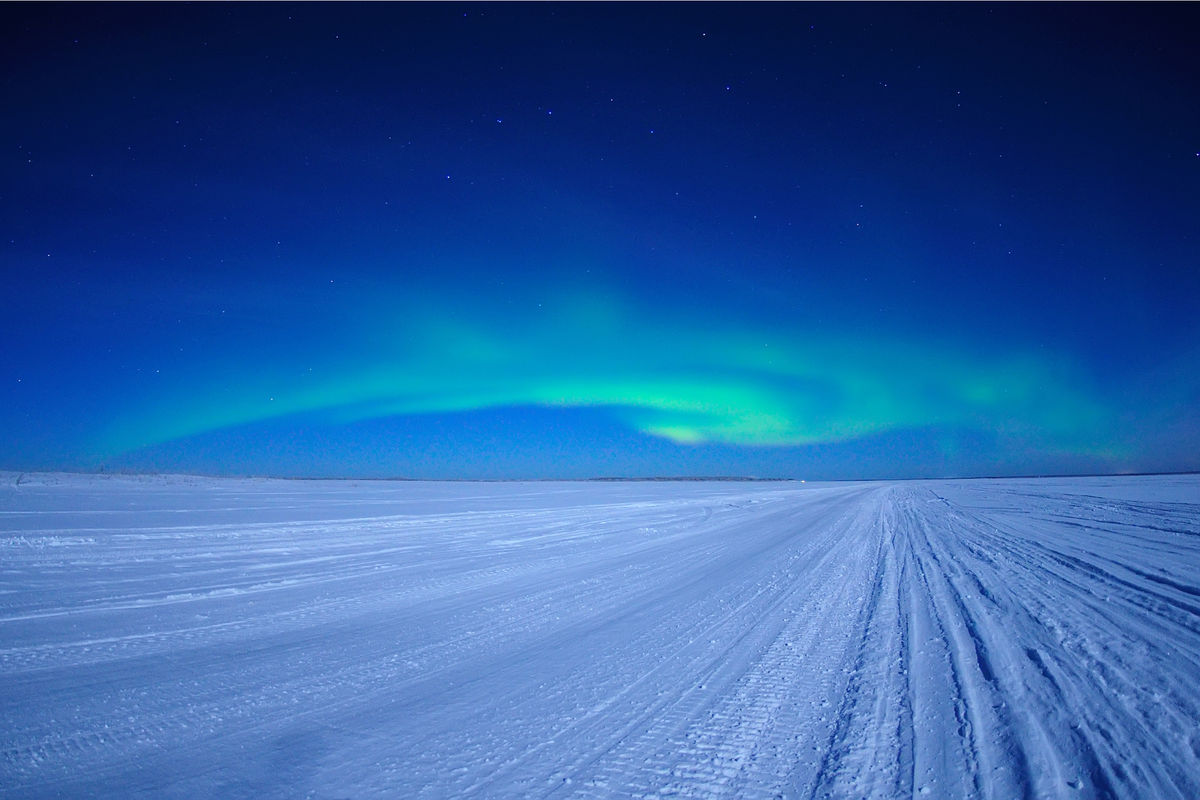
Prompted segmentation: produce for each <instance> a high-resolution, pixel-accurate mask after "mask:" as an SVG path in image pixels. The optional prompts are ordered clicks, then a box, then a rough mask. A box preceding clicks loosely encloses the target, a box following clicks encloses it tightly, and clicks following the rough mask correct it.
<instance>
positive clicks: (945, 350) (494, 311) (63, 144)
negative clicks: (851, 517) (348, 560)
mask: <svg viewBox="0 0 1200 800" xmlns="http://www.w3.org/2000/svg"><path fill="white" fill-rule="evenodd" d="M0 13H2V14H3V15H4V17H5V21H6V24H5V25H4V26H2V27H3V29H4V31H5V33H3V34H2V36H3V38H4V51H5V53H6V54H7V55H6V56H5V83H4V94H5V97H4V100H5V107H6V109H8V112H7V116H8V118H9V122H8V124H7V125H6V126H5V128H4V130H3V132H2V133H0V138H2V139H3V146H4V153H5V154H6V158H5V160H4V163H3V166H2V169H3V187H4V191H3V196H2V197H0V203H2V208H3V216H4V220H5V227H6V233H7V235H6V240H7V241H6V242H5V243H4V245H5V250H4V253H3V274H4V276H5V282H6V291H5V292H4V295H3V299H2V300H0V304H2V307H3V310H4V314H3V321H2V322H0V325H3V330H2V331H0V334H2V335H3V341H4V343H5V346H6V351H5V353H4V355H3V356H2V357H0V431H2V432H3V434H4V440H5V442H6V446H5V447H4V448H3V450H2V451H0V468H11V469H38V468H67V469H97V468H105V469H152V470H183V471H206V472H229V473H255V474H262V473H272V474H295V475H348V476H362V475H366V476H371V475H384V476H409V477H493V478H494V477H587V476H594V475H681V474H682V475H770V476H796V477H829V478H848V477H915V476H922V475H930V476H934V475H992V474H997V475H998V474H1030V473H1046V472H1114V471H1155V470H1182V469H1196V468H1198V467H1200V462H1198V461H1197V457H1196V455H1195V453H1197V452H1200V411H1198V410H1197V409H1200V320H1198V315H1197V314H1196V309H1197V308H1200V269H1198V266H1200V258H1198V257H1200V191H1198V189H1200V152H1198V151H1200V138H1197V137H1198V135H1200V134H1198V132H1200V111H1198V109H1200V102H1197V100H1200V98H1198V97H1197V96H1196V88H1195V82H1194V80H1189V78H1188V74H1187V69H1186V66H1185V65H1186V64H1187V63H1189V58H1190V57H1189V56H1188V55H1187V54H1188V53H1189V52H1190V51H1189V43H1188V42H1187V39H1186V36H1185V35H1184V33H1183V32H1184V31H1186V30H1188V29H1189V28H1188V25H1189V24H1190V23H1191V22H1194V21H1195V20H1194V19H1193V18H1194V17H1195V16H1196V11H1195V9H1194V7H1189V6H1186V5H1184V6H1181V7H1175V6H1164V5H1153V6H1107V5H1106V6H1090V5H1083V6H1080V5H1072V6H1047V5H1028V4H1022V5H1012V6H997V7H987V6H981V5H976V4H972V5H969V6H954V5H928V6H918V5H888V6H877V5H858V4H846V5H779V4H771V5H744V4H739V5H721V4H704V5H687V4H683V5H679V4H669V5H653V4H629V5H624V4H623V5H556V4H537V5H523V4H499V5H492V4H484V5H478V4H436V5H421V4H398V5H373V4H371V5H322V4H309V5H215V4H209V5H201V6H195V7H184V6H177V5H136V6H116V5H100V6H98V7H97V6H76V5H53V6H50V5H47V6H34V5H11V4H10V5H8V6H5V7H4V8H3V9H2V10H0Z"/></svg>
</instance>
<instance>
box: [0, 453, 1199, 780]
mask: <svg viewBox="0 0 1200 800" xmlns="http://www.w3.org/2000/svg"><path fill="white" fill-rule="evenodd" d="M1198 720H1200V476H1196V475H1188V476H1156V477H1116V478H1072V479H1036V480H1034V479H1030V480H1015V479H1014V480H982V481H929V482H904V483H836V484H832V483H831V484H814V483H808V484H800V483H736V482H724V483H722V482H704V483H699V482H679V483H657V482H654V483H418V482H411V483H410V482H368V481H360V482H355V481H324V482H323V481H280V480H226V479H202V478H188V477H153V478H151V477H144V478H138V477H94V476H71V475H45V474H42V475H26V476H23V477H21V479H20V481H19V483H18V476H17V475H16V474H14V473H0V747H2V760H0V794H2V795H3V796H4V797H12V798H21V797H122V798H124V797H131V796H132V797H173V798H197V797H221V798H240V797H255V798H258V797H281V798H284V797H286V798H299V797H313V798H360V797H388V798H441V797H471V796H475V797H546V796H553V797H665V796H683V797H726V796H735V797H775V796H784V797H800V798H811V797H837V798H841V797H846V798H851V797H855V798H856V797H877V798H907V797H913V796H925V795H928V796H931V797H993V798H1015V797H1038V798H1059V797H1061V798H1090V797H1129V798H1134V797H1137V798H1197V797H1200V727H1198V726H1200V722H1198Z"/></svg>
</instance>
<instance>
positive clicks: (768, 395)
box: [102, 296, 1104, 453]
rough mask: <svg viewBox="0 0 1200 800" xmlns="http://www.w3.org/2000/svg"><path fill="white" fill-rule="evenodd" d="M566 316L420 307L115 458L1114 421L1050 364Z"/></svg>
mask: <svg viewBox="0 0 1200 800" xmlns="http://www.w3.org/2000/svg"><path fill="white" fill-rule="evenodd" d="M554 307H555V308H556V309H557V311H556V312H544V313H542V314H531V315H529V316H527V317H526V318H524V319H514V318H513V315H509V316H508V317H506V318H505V317H501V316H499V315H492V316H491V317H490V318H489V317H488V315H486V314H478V313H477V314H469V315H467V314H458V315H455V314H447V313H444V312H439V311H438V310H437V309H426V310H421V309H418V308H415V307H411V306H410V307H408V308H405V310H404V312H403V313H399V314H393V315H391V316H390V317H388V318H387V321H385V322H379V321H376V322H375V323H374V324H373V326H372V328H373V329H372V330H370V332H369V334H368V337H367V338H368V341H370V342H371V343H372V344H371V347H370V348H369V350H368V349H366V348H363V347H347V352H349V353H352V355H348V356H344V357H341V358H338V359H336V360H332V359H328V360H327V362H328V363H323V364H320V365H319V366H318V368H316V369H311V368H310V369H301V368H299V367H290V366H289V367H278V368H276V369H263V368H262V367H261V365H257V364H254V365H251V364H245V365H242V366H240V367H234V366H230V365H229V364H228V363H226V364H224V365H223V366H222V367H220V368H212V369H209V370H207V371H206V370H193V371H192V372H191V373H190V379H189V380H187V381H180V382H178V383H177V384H176V385H174V386H173V387H171V388H170V389H169V390H168V391H165V392H162V393H160V394H159V395H158V396H155V397H153V398H146V399H145V403H144V404H143V405H142V406H140V407H139V408H138V409H137V411H136V412H135V413H132V414H130V415H129V416H127V417H125V418H123V419H121V420H118V421H117V422H116V424H114V425H113V426H112V427H111V428H110V429H109V431H108V432H107V434H106V436H105V439H104V442H103V445H102V448H103V449H104V450H106V451H107V452H110V453H111V452H128V451H131V450H135V449H137V448H140V447H145V446H149V445H154V444H158V443H161V442H165V441H168V440H172V439H178V438H183V437H188V436H192V435H196V434H200V433H204V432H207V431H211V430H216V429H220V428H226V427H230V426H236V425H243V424H248V423H254V422H260V421H264V420H268V419H272V418H281V417H286V416H288V415H293V414H301V413H304V414H314V413H315V414H318V415H319V416H321V417H323V418H326V419H328V421H330V422H332V423H348V422H353V421H356V420H362V419H370V418H379V417H384V416H389V415H401V414H403V415H411V414H440V413H453V412H459V411H468V410H475V409H486V408H500V407H516V406H547V407H593V408H603V409H607V410H608V411H609V412H610V413H611V414H613V415H614V416H615V417H616V418H617V419H619V420H620V421H622V422H623V423H624V424H626V425H628V426H630V427H631V428H633V429H636V430H637V431H640V432H642V433H644V434H647V435H650V436H657V437H663V438H666V439H669V440H671V441H674V442H676V443H679V444H685V445H694V444H704V443H722V444H729V445H744V446H788V445H806V444H813V443H828V442H838V441H846V440H850V439H854V438H857V437H862V436H868V435H871V434H877V433H880V432H885V431H889V430H898V429H904V428H920V427H926V426H932V425H937V426H966V427H975V428H985V429H993V430H1002V431H1007V432H1020V431H1037V432H1038V434H1039V435H1041V436H1046V435H1049V436H1050V437H1051V439H1054V440H1058V441H1060V442H1062V443H1063V444H1064V446H1072V443H1073V444H1074V446H1076V447H1078V446H1079V445H1080V443H1082V442H1084V441H1086V440H1087V438H1088V436H1089V433H1090V432H1091V431H1093V430H1094V429H1095V427H1096V426H1097V425H1099V424H1100V423H1101V421H1102V418H1103V416H1104V412H1103V410H1102V409H1101V408H1100V407H1099V406H1098V405H1097V404H1096V403H1095V402H1093V401H1090V400H1089V399H1088V397H1087V395H1086V394H1085V393H1084V392H1081V391H1079V390H1078V389H1077V388H1075V387H1076V386H1077V385H1078V378H1077V377H1076V376H1073V375H1071V371H1070V370H1069V368H1067V367H1065V366H1064V365H1063V364H1062V363H1055V362H1053V361H1051V360H1050V359H1047V358H1045V357H1040V358H1034V357H1031V356H1027V355H1022V354H1003V355H999V356H992V357H990V358H986V359H985V358H981V357H979V356H978V355H974V354H970V353H968V352H965V351H959V350H955V349H954V348H953V347H950V346H934V345H930V344H928V343H922V342H917V341H902V340H898V339H892V338H888V339H882V338H880V339H872V340H861V339H854V338H852V337H847V336H839V337H834V336H820V335H815V334H813V333H812V332H808V333H804V332H800V331H781V330H753V329H750V328H747V327H746V326H735V325H730V324H726V325H724V326H722V325H720V324H716V323H713V322H711V321H710V322H709V323H707V324H704V325H701V324H699V323H695V322H693V323H691V324H688V323H687V322H686V321H683V322H680V321H668V320H665V319H662V318H656V317H653V316H650V315H645V314H641V315H639V314H635V313H633V312H632V311H631V310H630V309H629V308H628V307H625V306H622V305H621V304H620V303H615V302H612V301H611V300H605V301H599V300H597V299H596V298H595V297H582V298H581V297H579V296H577V297H575V298H565V299H562V300H561V301H560V302H558V303H556V304H554ZM464 317H466V319H464ZM397 320H398V321H397ZM310 370H311V371H310Z"/></svg>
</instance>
